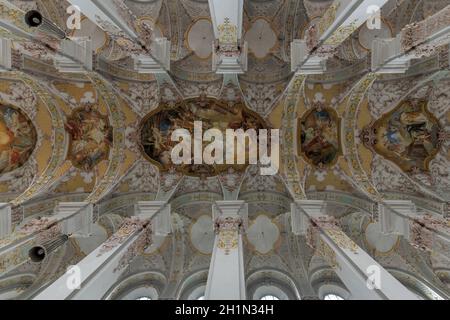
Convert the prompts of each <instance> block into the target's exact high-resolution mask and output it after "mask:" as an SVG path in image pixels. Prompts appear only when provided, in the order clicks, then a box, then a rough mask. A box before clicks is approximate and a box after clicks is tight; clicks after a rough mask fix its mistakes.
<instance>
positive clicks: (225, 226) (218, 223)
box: [214, 216, 245, 234]
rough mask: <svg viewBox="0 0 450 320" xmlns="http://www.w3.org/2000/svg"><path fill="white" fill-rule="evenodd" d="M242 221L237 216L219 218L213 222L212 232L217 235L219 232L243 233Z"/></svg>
mask: <svg viewBox="0 0 450 320" xmlns="http://www.w3.org/2000/svg"><path fill="white" fill-rule="evenodd" d="M244 230H245V229H244V220H243V219H242V217H239V216H234V217H232V216H219V217H217V218H216V219H215V220H214V232H215V233H216V234H217V233H219V232H221V231H237V232H239V233H242V232H243V231H244Z"/></svg>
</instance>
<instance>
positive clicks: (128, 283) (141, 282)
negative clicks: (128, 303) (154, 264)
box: [102, 271, 167, 300]
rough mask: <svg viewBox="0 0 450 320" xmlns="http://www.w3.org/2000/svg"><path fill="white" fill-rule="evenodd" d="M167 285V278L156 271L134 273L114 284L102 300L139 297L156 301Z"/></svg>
mask: <svg viewBox="0 0 450 320" xmlns="http://www.w3.org/2000/svg"><path fill="white" fill-rule="evenodd" d="M166 284H167V278H166V276H165V275H163V274H162V273H161V272H158V271H144V272H140V273H135V274H132V275H129V276H127V277H126V278H123V279H122V280H120V281H118V282H116V283H115V284H114V285H113V286H111V288H110V289H109V290H108V292H107V293H106V294H105V295H104V296H103V298H102V300H135V299H137V298H139V297H140V295H141V294H142V295H144V296H145V295H150V298H151V299H152V300H156V299H158V297H159V296H160V295H161V292H162V291H163V290H164V288H165V286H166Z"/></svg>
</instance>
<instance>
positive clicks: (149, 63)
mask: <svg viewBox="0 0 450 320" xmlns="http://www.w3.org/2000/svg"><path fill="white" fill-rule="evenodd" d="M68 1H69V2H70V3H71V4H73V5H76V6H78V7H79V8H80V11H81V12H82V13H83V14H84V15H85V16H86V17H87V18H88V19H89V20H91V21H92V22H93V23H95V24H96V25H97V26H98V27H99V28H101V29H102V30H104V31H105V32H107V33H108V34H110V35H114V36H116V37H119V38H123V39H126V40H127V42H128V44H129V46H124V49H125V50H127V51H128V53H129V55H130V56H131V57H132V58H133V62H134V64H133V66H134V70H135V71H136V72H138V73H156V74H157V73H166V72H167V71H169V70H170V46H171V43H170V41H168V40H167V39H166V38H158V39H154V38H151V36H152V30H150V29H151V27H150V26H148V28H149V29H148V30H141V31H139V30H138V29H137V27H136V25H134V24H135V23H136V17H135V16H134V15H133V14H132V13H131V11H130V10H128V8H127V7H126V5H125V4H124V3H123V1H121V0H117V1H105V0H91V1H86V0H68ZM142 44H143V45H144V46H145V47H146V49H145V50H144V49H143V48H142V47H141V45H142Z"/></svg>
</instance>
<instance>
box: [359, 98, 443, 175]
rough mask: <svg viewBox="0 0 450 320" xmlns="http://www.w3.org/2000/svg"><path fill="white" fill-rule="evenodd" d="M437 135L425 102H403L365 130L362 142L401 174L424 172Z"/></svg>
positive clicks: (434, 150) (435, 122) (435, 149)
mask: <svg viewBox="0 0 450 320" xmlns="http://www.w3.org/2000/svg"><path fill="white" fill-rule="evenodd" d="M440 132H441V128H440V126H439V122H438V120H437V119H436V117H435V116H433V115H432V114H431V113H430V112H429V111H428V110H427V102H426V101H423V100H419V101H405V102H403V103H401V104H400V105H399V106H398V107H396V108H395V109H394V110H392V111H391V112H389V113H387V114H385V115H383V116H382V117H381V118H380V119H378V120H377V121H375V122H374V123H373V125H371V126H370V127H367V128H365V129H364V130H363V132H362V140H363V142H364V144H365V145H366V146H367V147H369V148H371V149H373V150H374V151H375V152H377V153H378V154H380V155H382V156H383V157H385V158H387V159H389V160H390V161H392V162H394V163H395V164H397V165H398V166H399V167H400V168H401V169H402V170H403V171H405V172H427V171H429V163H430V161H431V160H432V159H433V158H434V157H435V156H436V154H437V153H438V152H439V149H440V146H441V142H440V139H439V137H440Z"/></svg>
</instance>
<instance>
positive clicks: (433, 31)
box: [372, 5, 450, 74]
mask: <svg viewBox="0 0 450 320" xmlns="http://www.w3.org/2000/svg"><path fill="white" fill-rule="evenodd" d="M449 43H450V5H448V6H447V7H445V8H444V9H442V10H440V11H439V12H437V13H435V14H434V15H432V16H430V17H427V18H426V19H425V20H422V21H420V22H416V23H412V24H409V25H407V26H405V27H404V28H403V29H402V31H401V32H400V33H399V34H398V35H397V36H396V37H395V38H389V39H376V40H374V41H373V43H372V71H374V72H376V73H380V74H387V73H405V72H406V71H407V70H408V69H409V67H410V66H411V64H412V62H413V60H415V59H421V58H425V57H430V56H432V55H434V54H436V53H437V52H438V48H439V47H442V46H444V45H448V44H449Z"/></svg>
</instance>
